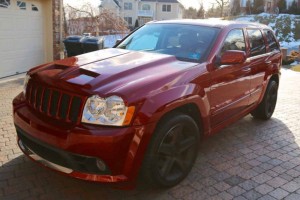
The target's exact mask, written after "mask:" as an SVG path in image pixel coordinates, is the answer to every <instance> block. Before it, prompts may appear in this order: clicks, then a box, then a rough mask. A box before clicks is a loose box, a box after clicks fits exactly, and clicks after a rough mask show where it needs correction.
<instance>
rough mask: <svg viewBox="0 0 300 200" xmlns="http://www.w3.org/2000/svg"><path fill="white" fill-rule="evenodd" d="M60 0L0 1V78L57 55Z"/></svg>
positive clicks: (59, 36) (57, 57)
mask: <svg viewBox="0 0 300 200" xmlns="http://www.w3.org/2000/svg"><path fill="white" fill-rule="evenodd" d="M61 4H62V0H20V1H19V0H0V58H1V59H0V78H2V77H6V76H10V75H14V74H18V73H22V72H26V71H28V69H30V68H32V67H34V66H37V65H40V64H43V63H45V62H50V61H52V60H53V59H59V58H60V52H59V50H60V41H61V39H62V38H61V33H62V29H61V28H60V27H62V24H61V20H60V19H61V16H60V13H61V12H60V11H61Z"/></svg>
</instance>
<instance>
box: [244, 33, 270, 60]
mask: <svg viewBox="0 0 300 200" xmlns="http://www.w3.org/2000/svg"><path fill="white" fill-rule="evenodd" d="M247 32H248V36H249V40H250V50H251V56H258V55H261V54H264V53H266V44H265V41H264V38H263V36H262V33H261V31H260V30H256V29H248V30H247Z"/></svg>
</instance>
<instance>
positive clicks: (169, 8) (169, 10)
mask: <svg viewBox="0 0 300 200" xmlns="http://www.w3.org/2000/svg"><path fill="white" fill-rule="evenodd" d="M162 11H163V12H171V5H166V4H164V5H162Z"/></svg>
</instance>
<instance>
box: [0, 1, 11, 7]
mask: <svg viewBox="0 0 300 200" xmlns="http://www.w3.org/2000/svg"><path fill="white" fill-rule="evenodd" d="M9 6H10V0H0V8H8V7H9Z"/></svg>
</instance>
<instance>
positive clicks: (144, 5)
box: [142, 4, 151, 10]
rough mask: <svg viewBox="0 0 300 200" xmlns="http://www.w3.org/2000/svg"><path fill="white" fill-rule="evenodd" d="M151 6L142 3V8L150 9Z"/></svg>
mask: <svg viewBox="0 0 300 200" xmlns="http://www.w3.org/2000/svg"><path fill="white" fill-rule="evenodd" d="M150 9H151V6H150V5H149V4H143V6H142V10H150Z"/></svg>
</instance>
